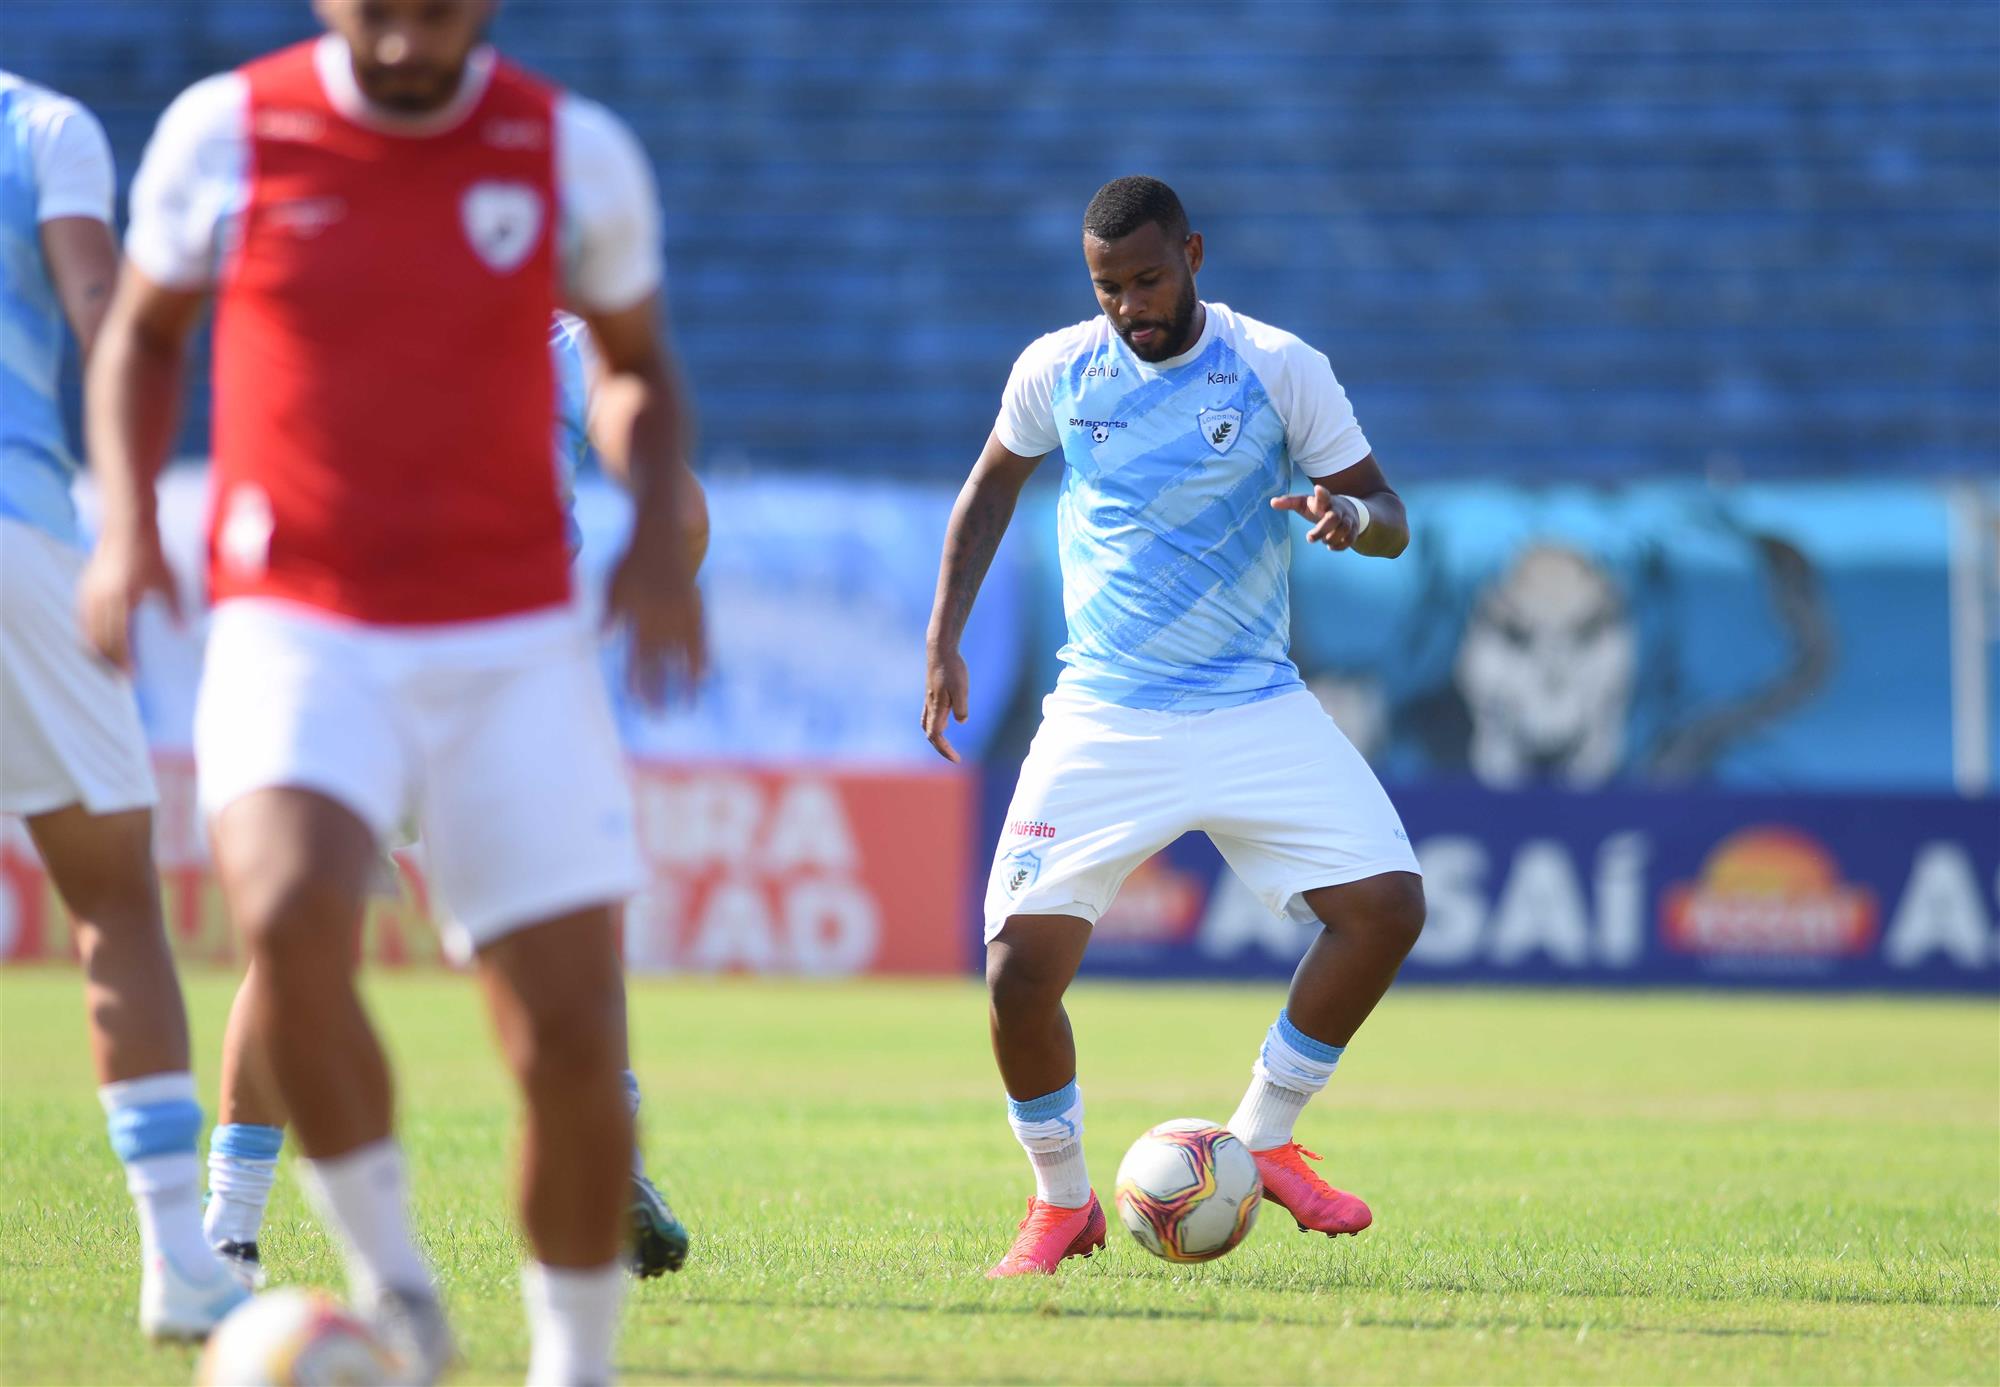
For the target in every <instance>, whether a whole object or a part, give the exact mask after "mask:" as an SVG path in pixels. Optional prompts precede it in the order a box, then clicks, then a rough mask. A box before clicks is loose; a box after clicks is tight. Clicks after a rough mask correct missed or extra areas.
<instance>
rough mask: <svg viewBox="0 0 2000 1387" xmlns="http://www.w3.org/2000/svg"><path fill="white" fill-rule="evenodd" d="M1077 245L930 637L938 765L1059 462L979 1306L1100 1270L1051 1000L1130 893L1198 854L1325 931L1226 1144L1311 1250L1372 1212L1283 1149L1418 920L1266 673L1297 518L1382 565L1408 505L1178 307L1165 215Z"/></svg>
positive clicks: (1191, 308)
mask: <svg viewBox="0 0 2000 1387" xmlns="http://www.w3.org/2000/svg"><path fill="white" fill-rule="evenodd" d="M1083 232H1084V234H1083V252H1084V260H1085V262H1086V264H1087V265H1088V267H1089V270H1090V278H1091V283H1092V284H1093V285H1094V286H1095V288H1096V291H1097V301H1098V304H1099V306H1100V307H1101V308H1102V309H1103V312H1102V314H1101V315H1100V316H1098V317H1095V318H1092V319H1090V320H1089V321H1087V322H1082V323H1078V324H1077V325H1076V326H1074V327H1070V328H1065V329H1063V330H1062V331H1060V332H1054V333H1050V334H1049V335H1048V336H1046V337H1043V338H1041V339H1040V340H1039V341H1037V342H1035V343H1034V344H1032V345H1031V346H1030V347H1029V348H1028V349H1027V351H1025V352H1024V353H1022V355H1021V357H1020V360H1019V361H1018V362H1016V364H1015V366H1014V371H1013V375H1012V377H1011V378H1010V379H1009V380H1008V382H1007V389H1006V394H1005V396H1004V398H1003V401H1002V404H1001V408H1000V415H999V419H998V420H997V422H996V423H995V424H994V427H993V432H992V435H991V436H990V437H989V438H988V439H987V442H986V447H985V449H984V450H983V451H982V452H981V454H980V456H979V460H978V462H977V463H975V464H974V465H973V469H972V475H971V477H970V479H969V480H968V481H967V482H966V484H965V488H964V490H962V491H961V492H960V493H959V498H958V504H957V506H956V507H955V508H954V510H953V511H952V517H951V524H950V528H949V530H948V531H947V533H946V536H945V546H944V559H943V563H942V566H941V569H940V572H939V574H938V589H937V598H936V601H935V604H934V605H933V607H932V611H931V624H930V632H929V658H928V676H927V682H928V687H927V689H926V693H925V699H924V716H923V724H924V730H925V732H926V734H927V735H928V736H929V738H930V740H931V743H932V745H933V746H935V747H936V748H937V750H938V751H939V753H940V754H941V755H943V756H944V757H946V758H947V759H948V760H953V761H955V760H957V759H958V757H957V753H956V752H955V751H953V749H952V747H951V744H950V742H949V740H948V739H947V736H946V731H947V727H948V725H949V722H950V720H951V719H952V718H956V719H957V720H958V721H960V722H963V721H965V718H966V716H967V712H968V706H967V695H968V692H969V681H968V677H967V672H966V667H965V662H964V660H963V659H961V658H960V656H959V653H958V642H959V637H960V635H961V633H962V632H963V631H964V629H965V622H966V618H967V616H968V615H969V613H970V612H971V609H972V602H973V598H974V596H975V595H976V594H977V592H978V590H979V584H980V580H981V579H982V578H983V577H984V576H985V573H986V569H987V566H988V564H989V563H990V562H991V560H992V558H993V553H994V550H995V549H996V548H997V547H998V546H999V543H1000V538H1001V535H1002V533H1003V532H1004V531H1005V529H1006V527H1007V522H1008V520H1009V518H1010V517H1011V516H1012V514H1013V510H1014V503H1015V500H1016V498H1017V497H1018V496H1019V494H1020V491H1021V487H1022V484H1023V483H1025V482H1026V481H1027V479H1028V475H1029V474H1030V473H1031V472H1033V471H1034V469H1035V466H1036V464H1037V463H1038V462H1039V460H1040V459H1041V458H1042V457H1044V456H1046V455H1047V454H1049V453H1053V452H1057V451H1060V452H1061V454H1062V459H1063V480H1062V493H1061V497H1060V499H1059V501H1058V504H1057V512H1056V514H1057V526H1058V537H1059V540H1060V544H1061V560H1062V573H1063V602H1064V607H1065V610H1066V612H1067V616H1068V624H1069V639H1068V642H1067V644H1065V645H1064V646H1063V648H1062V651H1061V652H1060V659H1061V660H1062V662H1063V665H1064V669H1063V672H1062V675H1061V677H1060V678H1059V679H1058V680H1057V682H1056V687H1055V690H1054V692H1052V693H1051V694H1050V695H1049V696H1048V698H1047V699H1046V700H1045V701H1044V703H1043V705H1042V725H1041V729H1040V731H1039V732H1037V733H1036V736H1035V740H1034V744H1033V746H1032V747H1031V748H1030V749H1029V752H1028V758H1027V761H1026V762H1025V763H1024V764H1023V765H1022V767H1021V778H1020V781H1019V784H1018V785H1017V786H1016V788H1015V791H1014V799H1013V803H1012V805H1011V806H1010V808H1009V809H1008V812H1007V822H1006V827H1005V829H1004V830H1003V833H1002V836H1001V839H1000V843H999V845H998V847H997V849H996V851H995V854H994V859H993V868H992V874H991V876H990V878H989V880H988V884H987V891H986V907H985V914H986V941H987V954H986V979H987V987H988V991H989V994H990V1003H991V1020H992V1032H993V1050H994V1055H995V1057H996V1058H997V1059H998V1060H999V1064H1000V1075H1001V1079H1002V1081H1003V1082H1004V1083H1005V1085H1006V1089H1007V1094H1008V1105H1007V1106H1008V1120H1009V1123H1010V1125H1011V1126H1012V1127H1013V1130H1014V1134H1015V1136H1016V1137H1017V1138H1018V1139H1019V1140H1020V1142H1021V1145H1022V1146H1023V1147H1024V1148H1025V1149H1026V1151H1027V1153H1028V1159H1029V1162H1030V1163H1031V1164H1032V1166H1033V1167H1034V1172H1035V1185H1036V1190H1035V1194H1034V1196H1033V1197H1031V1198H1030V1200H1029V1201H1028V1215H1027V1217H1026V1218H1024V1219H1023V1220H1022V1221H1021V1226H1020V1229H1019V1232H1018V1235H1017V1237H1016V1239H1015V1242H1014V1245H1013V1247H1012V1248H1011V1249H1010V1250H1009V1252H1008V1253H1007V1255H1006V1256H1005V1257H1003V1258H1002V1259H1001V1260H1000V1262H999V1263H998V1264H997V1265H995V1266H994V1268H993V1269H992V1271H991V1272H989V1273H988V1274H989V1275H991V1276H1015V1275H1022V1274H1029V1273H1039V1272H1053V1271H1054V1270H1055V1269H1056V1267H1057V1265H1058V1264H1059V1263H1060V1262H1061V1261H1062V1260H1063V1259H1064V1258H1065V1257H1071V1256H1088V1255H1089V1254H1090V1253H1091V1252H1093V1251H1095V1250H1096V1249H1097V1248H1099V1247H1101V1246H1103V1244H1104V1229H1105V1221H1104V1215H1103V1212H1102V1210H1101V1209H1100V1207H1099V1205H1098V1201H1097V1196H1096V1195H1095V1194H1094V1193H1092V1191H1091V1186H1090V1177H1089V1175H1088V1173H1087V1171H1086V1169H1085V1165H1084V1157H1083V1098H1082V1096H1081V1094H1080V1092H1079V1090H1078V1088H1077V1083H1076V1072H1077V1071H1076V1046H1075V1043H1074V1041H1073V1040H1072V1038H1071V1035H1070V1026H1069V1018H1068V1016H1067V1015H1066V1014H1065V1013H1064V1011H1063V1005H1062V998H1063V993H1064V992H1065V990H1066V989H1067V988H1068V986H1069V984H1070V980H1071V979H1072V978H1074V977H1075V975H1076V970H1077V967H1078V965H1079V964H1080V963H1081V961H1082V959H1083V953H1084V948H1085V946H1086V945H1087V944H1088V943H1089V940H1090V931H1091V926H1092V925H1093V924H1094V923H1095V921H1096V920H1097V918H1098V916H1099V915H1100V914H1101V913H1102V912H1103V911H1104V910H1105V908H1106V907H1108V906H1109V905H1110V904H1111V900H1112V897H1113V896H1115V895H1116V894H1117V891H1118V887H1119V885H1120V884H1121V883H1122V882H1123V881H1124V880H1125V878H1126V876H1127V875H1128V874H1129V873H1130V872H1131V871H1132V869H1133V868H1135V867H1137V866H1138V865H1139V864H1140V863H1141V862H1143V861H1145V859H1146V858H1148V857H1150V856H1151V855H1152V854H1153V853H1155V852H1157V851H1159V850H1160V849H1161V848H1163V847H1165V846H1166V845H1167V844H1168V843H1171V842H1172V841H1173V840H1174V839H1176V838H1178V837H1180V835H1181V834H1183V833H1186V832H1189V831H1192V830H1197V829H1199V830H1202V831H1204V832H1206V833H1207V834H1208V835H1209V837H1210V838H1211V839H1212V840H1213V841H1214V843H1215V845H1216V847H1217V848H1218V849H1219V850H1220V851H1221V852H1222V855H1223V857H1224V858H1226V859H1227V860H1228V862H1229V865H1230V866H1231V867H1232V868H1233V869H1234V870H1235V871H1236V873H1237V875H1238V876H1240V877H1242V878H1243V880H1244V881H1245V883H1246V884H1248V885H1249V886H1250V887H1251V889H1252V890H1253V891H1255V892H1256V893H1257V895H1258V896H1259V897H1260V898H1261V899H1262V900H1263V901H1264V903H1265V904H1266V905H1267V906H1268V907H1270V909H1271V910H1273V911H1275V912H1278V913H1280V914H1283V915H1287V916H1289V917H1290V918H1292V919H1294V920H1296V921H1299V922H1300V923H1302V924H1309V923H1311V922H1314V921H1317V922H1318V923H1319V925H1320V926H1321V928H1320V932H1319V934H1318V936H1317V937H1316V938H1315V939H1314V941H1313V943H1312V945H1311V947H1310V948H1308V949H1307V951H1306V954H1305V958H1304V959H1303V961H1301V962H1300V964H1299V968H1298V973H1297V975H1296V976H1295V977H1294V978H1293V980H1292V987H1291V992H1290V995H1289V996H1288V997H1287V999H1286V1002H1285V1007H1284V1009H1283V1010H1282V1011H1280V1012H1279V1013H1278V1017H1277V1020H1276V1021H1275V1022H1273V1023H1272V1025H1271V1028H1270V1030H1269V1033H1268V1034H1267V1035H1266V1036H1265V1038H1264V1042H1263V1046H1262V1048H1261V1050H1260V1051H1259V1053H1258V1055H1257V1058H1256V1061H1255V1063H1254V1064H1253V1066H1252V1069H1251V1083H1250V1087H1249V1090H1248V1091H1247V1092H1246V1093H1245V1094H1244V1096H1243V1099H1242V1102H1241V1103H1240V1104H1239V1105H1238V1107H1237V1109H1236V1113H1235V1116H1234V1117H1232V1118H1231V1119H1230V1122H1229V1127H1230V1130H1231V1131H1233V1132H1234V1133H1235V1134H1236V1135H1237V1136H1238V1137H1240V1138H1242V1140H1243V1142H1244V1144H1245V1145H1246V1146H1248V1147H1249V1148H1250V1150H1251V1152H1252V1153H1253V1154H1254V1155H1255V1156H1256V1158H1257V1166H1258V1170H1259V1173H1260V1174H1261V1175H1262V1176H1263V1180H1264V1196H1265V1198H1267V1199H1270V1200H1272V1201H1273V1202H1275V1203H1277V1204H1280V1205H1281V1206H1283V1207H1284V1208H1285V1209H1286V1210H1287V1211H1288V1212H1290V1213H1291V1214H1292V1215H1293V1217H1294V1218H1296V1219H1297V1220H1298V1223H1299V1226H1300V1227H1301V1228H1306V1229H1311V1230H1314V1231H1317V1232H1322V1233H1326V1234H1329V1235H1333V1234H1340V1233H1358V1232H1360V1231H1361V1230H1362V1229H1363V1228H1365V1227H1367V1226H1368V1223H1369V1220H1370V1214H1369V1211H1368V1206H1367V1205H1366V1204H1364V1203H1362V1201H1361V1200H1359V1199H1357V1198H1355V1197H1354V1196H1353V1195H1351V1194H1345V1193H1342V1192H1341V1191H1339V1190H1336V1189H1334V1188H1333V1187H1332V1186H1331V1185H1329V1184H1327V1182H1326V1181H1325V1180H1323V1179H1321V1178H1320V1176H1319V1175H1318V1173H1317V1172H1315V1171H1314V1170H1313V1169H1312V1168H1311V1167H1310V1166H1309V1165H1308V1164H1307V1162H1308V1161H1309V1160H1317V1159H1319V1158H1318V1157H1317V1156H1315V1155H1313V1154H1312V1153H1311V1152H1308V1151H1306V1150H1305V1149H1304V1148H1302V1147H1301V1146H1300V1145H1299V1144H1298V1142H1297V1141H1296V1140H1295V1139H1294V1136H1293V1127H1294V1124H1295V1123H1296V1122H1297V1119H1298V1116H1299V1114H1300V1112H1301V1111H1302V1110H1303V1109H1304V1108H1305V1105H1306V1102H1307V1100H1308V1099H1310V1098H1311V1097H1312V1095H1313V1094H1314V1093H1316V1092H1318V1091H1319V1090H1320V1089H1321V1088H1323V1087H1325V1085H1326V1083H1327V1081H1328V1080H1329V1079H1330V1078H1331V1077H1332V1075H1333V1071H1334V1066H1335V1065H1337V1064H1338V1063H1339V1061H1340V1056H1341V1051H1342V1049H1343V1048H1344V1047H1345V1046H1346V1044H1347V1043H1348V1041H1349V1039H1350V1038H1351V1037H1352V1036H1353V1035H1354V1033H1355V1031H1356V1029H1357V1028H1359V1026H1360V1025H1361V1023H1362V1021H1363V1020H1365V1019H1366V1018H1367V1016H1368V1013H1369V1012H1370V1011H1371V1010H1373V1009H1374V1006H1375V1004H1376V1002H1377V1001H1379V1000H1380V999H1381V997H1382V994H1383V993H1384V992H1385V991H1387V990H1388V987H1389V984H1390V982H1391V981H1392V980H1394V978H1395V976H1396V970H1397V969H1398V968H1399V967H1400V966H1401V965H1402V961H1403V958H1404V956H1405V955H1406V954H1408V952H1409V951H1410V947H1411V946H1412V945H1413V944H1414V943H1415V942H1416V938H1417V933H1418V931H1419V930H1420V929H1422V927H1423V920H1424V896H1423V884H1422V879H1421V876H1420V874H1419V871H1418V867H1417V859H1416V857H1415V855H1414V854H1413V853H1412V852H1411V850H1410V843H1409V839H1408V837H1407V836H1406V835H1405V834H1404V832H1403V827H1402V824H1401V822H1400V821H1399V820H1398V819H1397V816H1396V811H1395V808H1394V806H1392V805H1391V804H1390V802H1389V797H1388V796H1387V795H1386V794H1385V793H1384V792H1383V790H1382V787H1381V785H1380V784H1379V783H1378V782H1377V781H1376V779H1375V776H1374V773H1373V772H1372V771H1370V770H1369V768H1368V764H1367V762H1365V761H1363V760H1362V758H1361V756H1360V754H1359V753H1358V752H1356V751H1355V750H1354V748H1353V747H1352V746H1351V745H1349V743H1348V741H1347V739H1346V738H1345V737H1343V736H1342V735H1341V733H1340V730H1339V729H1338V728H1337V727H1335V726H1334V724H1333V721H1332V719H1330V718H1328V717H1327V715H1326V714H1325V713H1324V712H1323V711H1321V709H1320V707H1319V705H1318V703H1317V702H1316V701H1315V699H1314V698H1313V696H1312V695H1311V694H1310V693H1308V692H1307V691H1306V688H1305V685H1304V684H1303V682H1302V681H1301V680H1300V678H1299V672H1298V670H1297V668H1296V667H1295V666H1294V665H1293V664H1292V661H1291V657H1290V654H1289V653H1288V647H1289V643H1290V631H1291V594H1290V587H1289V582H1288V576H1287V575H1288V565H1289V558H1290V553H1291V537H1290V533H1289V530H1288V528H1287V527H1288V525H1289V523H1290V514H1297V515H1299V516H1300V517H1302V518H1303V519H1304V520H1305V521H1306V523H1307V525H1308V529H1307V531H1306V538H1307V539H1308V540H1309V541H1311V542H1313V543H1316V544H1324V545H1326V547H1327V548H1328V549H1330V550H1334V551H1340V550H1352V551H1353V552H1355V553H1357V554H1364V555H1369V556H1372V557H1377V558H1394V557H1395V556H1397V555H1398V554H1400V553H1402V552H1403V549H1404V546H1405V545H1406V544H1408V542H1409V528H1408V524H1407V522H1406V520H1405V518H1404V514H1403V503H1402V501H1401V500H1400V499H1399V498H1398V497H1397V495H1396V493H1395V492H1394V491H1392V490H1391V489H1390V487H1389V484H1388V482H1387V481H1386V480H1385V479H1384V478H1383V475H1382V469H1381V468H1380V467H1379V466H1377V465H1376V462H1375V458H1374V455H1373V453H1372V451H1371V450H1370V448H1369V445H1368V440H1367V439H1366V438H1365V437H1363V435H1362V433H1361V429H1360V426H1359V425H1358V424H1357V423H1356V422H1355V419H1354V412H1353V410H1352V409H1351V408H1350V407H1349V405H1348V402H1347V396H1346V394H1345V392H1343V391H1342V390H1341V388H1340V384H1339V382H1337V381H1336V380H1335V379H1334V376H1333V370H1332V368H1331V366H1330V365H1329V364H1328V362H1327V359H1326V358H1325V357H1324V356H1322V355H1321V354H1320V353H1319V352H1317V351H1314V350H1313V349H1312V348H1311V347H1309V346H1307V345H1306V344H1305V343H1304V342H1302V341H1300V340H1299V339H1298V338H1297V337H1294V336H1293V335H1292V334H1291V333H1288V332H1284V331H1281V330H1280V329H1278V328H1274V327H1270V326H1267V325H1266V324H1264V323H1260V322H1258V321H1256V320H1255V319H1253V318H1249V317H1246V316H1245V315H1243V314H1241V313H1237V312H1235V311H1234V310H1232V309H1230V308H1229V307H1227V306H1226V305H1223V304H1219V303H1215V304H1210V303H1203V302H1202V301H1201V299H1200V298H1199V297H1198V296H1197V294H1196V292H1195V276H1196V274H1197V273H1198V272H1199V271H1200V269H1201V266H1202V253H1203V247H1202V238H1201V237H1200V235H1199V234H1196V233H1194V232H1192V231H1190V230H1189V228H1188V221H1187V215H1186V213H1185V212H1184V211H1183V210H1182V208H1181V203H1180V199H1179V198H1178V197H1176V196H1175V195H1174V192H1173V190H1172V189H1171V188H1169V187H1167V185H1166V184H1164V183H1161V182H1160V181H1159V180H1157V179H1153V178H1120V179H1117V180H1116V181H1114V182H1111V183H1108V184H1106V185H1105V186H1104V187H1103V188H1101V189H1099V190H1098V193H1097V195H1096V197H1095V198H1093V199H1092V200H1091V203H1090V206H1089V209H1088V210H1087V211H1086V212H1085V214H1084V222H1083ZM1301 476H1302V477H1303V478H1304V480H1305V481H1306V482H1307V483H1308V484H1309V487H1308V489H1307V490H1306V491H1305V493H1304V494H1294V493H1293V490H1292V488H1293V486H1294V484H1295V482H1296V481H1297V480H1298V479H1299V478H1300V477H1301Z"/></svg>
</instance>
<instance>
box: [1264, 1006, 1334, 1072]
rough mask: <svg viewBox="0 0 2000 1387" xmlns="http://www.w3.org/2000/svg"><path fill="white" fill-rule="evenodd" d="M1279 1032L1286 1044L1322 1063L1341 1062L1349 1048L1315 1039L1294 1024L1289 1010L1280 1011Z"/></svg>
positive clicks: (1310, 1058)
mask: <svg viewBox="0 0 2000 1387" xmlns="http://www.w3.org/2000/svg"><path fill="white" fill-rule="evenodd" d="M1278 1034H1279V1035H1280V1036H1282V1037H1284V1041H1285V1044H1287V1045H1289V1046H1291V1047H1292V1048H1293V1049H1294V1050H1297V1051H1298V1052H1299V1053H1300V1054H1302V1055H1304V1056H1305V1057H1306V1058H1307V1059H1309V1060H1318V1061H1319V1062H1320V1063H1321V1064H1339V1063H1340V1057H1341V1055H1342V1053H1344V1052H1345V1050H1346V1049H1347V1047H1346V1046H1344V1045H1328V1044H1327V1043H1326V1042H1325V1041H1323V1040H1314V1039H1313V1038H1312V1037H1311V1036H1309V1035H1307V1034H1306V1033H1305V1032H1304V1031H1302V1030H1300V1029H1299V1028H1298V1027H1297V1026H1294V1025H1293V1024H1292V1014H1291V1013H1290V1012H1288V1011H1281V1012H1279V1013H1278Z"/></svg>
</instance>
